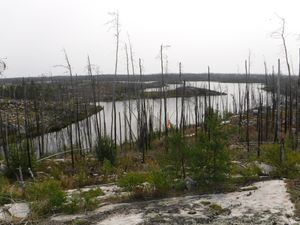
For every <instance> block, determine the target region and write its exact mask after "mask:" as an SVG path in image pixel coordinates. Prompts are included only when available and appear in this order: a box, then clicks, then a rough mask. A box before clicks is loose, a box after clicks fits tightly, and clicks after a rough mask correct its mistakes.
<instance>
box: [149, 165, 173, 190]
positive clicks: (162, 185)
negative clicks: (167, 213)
mask: <svg viewBox="0 0 300 225" xmlns="http://www.w3.org/2000/svg"><path fill="white" fill-rule="evenodd" d="M149 183H150V184H151V185H152V186H153V187H154V191H153V195H154V196H164V195H166V194H167V192H168V191H169V190H170V187H171V185H170V181H169V180H168V178H167V175H166V174H165V173H163V172H162V171H159V170H153V171H151V172H150V175H149Z"/></svg>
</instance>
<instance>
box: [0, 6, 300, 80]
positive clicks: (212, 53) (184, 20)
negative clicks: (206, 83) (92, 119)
mask: <svg viewBox="0 0 300 225" xmlns="http://www.w3.org/2000/svg"><path fill="white" fill-rule="evenodd" d="M299 9H300V2H299V0H181V1H179V0H147V1H146V0H126V1H125V0H0V23H1V26H0V27H1V32H0V58H4V57H5V58H7V59H6V60H5V61H6V63H7V66H8V68H7V70H6V71H5V73H4V74H5V77H14V76H40V75H41V74H46V75H49V74H50V73H51V72H52V74H53V75H61V74H63V72H64V71H63V70H62V69H61V68H55V67H53V66H54V65H58V64H63V63H64V56H63V52H62V49H63V48H65V49H66V51H67V53H68V55H69V58H70V62H71V64H72V66H73V69H74V72H75V73H78V74H86V69H85V67H86V63H87V55H90V58H91V61H92V64H96V65H97V66H99V71H100V72H102V73H113V72H114V60H115V59H114V52H115V40H114V35H113V32H114V31H113V30H109V27H108V26H107V25H105V23H106V22H107V21H109V20H110V19H111V18H110V16H109V15H108V13H109V12H113V11H118V12H119V14H120V23H121V37H120V39H121V41H120V61H119V63H120V64H119V69H118V72H119V73H125V72H126V69H125V51H124V44H125V43H126V42H128V37H127V33H129V35H130V39H131V42H132V47H133V51H134V57H135V60H136V62H137V61H138V58H141V59H142V61H143V67H144V73H158V72H159V70H160V66H159V59H158V54H159V48H160V45H161V44H168V45H170V46H171V47H170V48H168V50H167V51H166V54H167V55H168V61H169V63H168V67H169V72H177V71H178V63H179V62H182V65H183V71H184V72H206V68H207V66H208V65H209V66H210V67H211V70H212V72H225V73H230V72H233V73H236V72H244V66H243V62H244V60H245V59H246V58H247V57H248V55H249V51H250V52H251V62H252V63H251V67H252V71H253V72H256V73H263V72H264V67H263V62H264V60H266V62H267V64H268V66H269V67H270V68H271V66H272V65H273V64H275V63H276V61H277V58H278V57H280V58H282V59H283V56H284V55H283V50H282V44H281V40H279V39H274V38H272V37H271V33H272V32H273V31H275V30H276V29H277V28H279V27H280V20H279V19H278V17H277V16H276V14H278V15H280V16H281V17H284V18H285V19H286V22H287V23H286V34H287V43H288V50H289V55H290V59H291V63H292V65H293V68H294V72H295V74H297V73H298V72H297V71H298V61H299V60H298V48H299V47H300V41H299V37H298V36H299V34H300V23H299V21H300V13H299ZM283 69H285V67H284V68H283ZM270 70H271V69H270Z"/></svg>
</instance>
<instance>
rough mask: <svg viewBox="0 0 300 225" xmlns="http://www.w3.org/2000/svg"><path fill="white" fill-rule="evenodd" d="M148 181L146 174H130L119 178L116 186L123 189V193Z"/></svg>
mask: <svg viewBox="0 0 300 225" xmlns="http://www.w3.org/2000/svg"><path fill="white" fill-rule="evenodd" d="M148 181H149V176H148V174H147V173H141V172H130V173H127V174H126V175H124V176H122V177H121V178H119V180H118V182H117V184H118V185H119V186H120V187H122V188H124V190H125V191H132V190H133V188H134V187H136V186H137V185H141V184H142V183H144V182H148Z"/></svg>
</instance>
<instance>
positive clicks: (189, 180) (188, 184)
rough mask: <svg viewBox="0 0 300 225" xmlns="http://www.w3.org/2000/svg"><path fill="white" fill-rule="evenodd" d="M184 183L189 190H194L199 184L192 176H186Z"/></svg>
mask: <svg viewBox="0 0 300 225" xmlns="http://www.w3.org/2000/svg"><path fill="white" fill-rule="evenodd" d="M184 183H185V187H186V189H187V190H188V191H190V190H193V189H194V188H195V187H196V185H197V182H196V181H194V180H193V179H192V178H191V177H186V178H185V179H184Z"/></svg>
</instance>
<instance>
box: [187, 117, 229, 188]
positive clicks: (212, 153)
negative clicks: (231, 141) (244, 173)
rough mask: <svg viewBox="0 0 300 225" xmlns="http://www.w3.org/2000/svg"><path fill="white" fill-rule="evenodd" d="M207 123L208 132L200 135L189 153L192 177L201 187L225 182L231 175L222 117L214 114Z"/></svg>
mask: <svg viewBox="0 0 300 225" xmlns="http://www.w3.org/2000/svg"><path fill="white" fill-rule="evenodd" d="M205 123H206V126H207V132H201V133H199V134H198V137H197V140H196V143H195V145H193V146H192V147H191V150H190V151H189V153H190V156H189V157H190V166H191V170H192V176H193V177H194V179H196V180H197V181H198V183H199V185H207V184H217V183H221V182H224V181H225V180H226V179H227V178H228V177H229V176H228V174H229V173H230V156H229V152H228V150H227V148H226V145H227V139H226V134H224V133H223V132H222V127H221V119H220V117H219V116H218V114H216V113H213V114H212V115H210V117H209V118H207V121H206V122H205Z"/></svg>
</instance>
